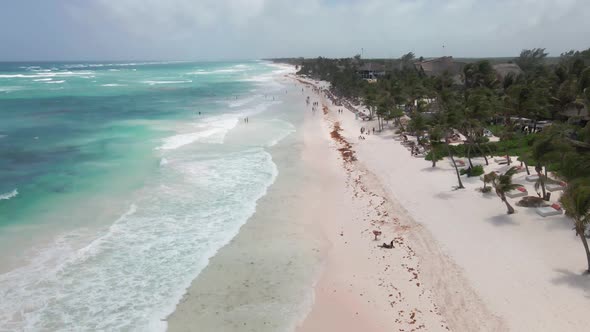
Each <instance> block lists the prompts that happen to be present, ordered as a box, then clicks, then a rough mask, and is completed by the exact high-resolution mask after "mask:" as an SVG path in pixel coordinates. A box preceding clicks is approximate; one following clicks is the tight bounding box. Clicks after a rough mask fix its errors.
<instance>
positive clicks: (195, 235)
mask: <svg viewBox="0 0 590 332" xmlns="http://www.w3.org/2000/svg"><path fill="white" fill-rule="evenodd" d="M203 157H204V158H205V159H203ZM276 175H277V169H276V166H275V165H274V163H273V162H272V159H271V157H270V155H269V154H268V153H266V152H265V151H264V150H262V149H250V150H247V151H240V152H235V153H219V154H217V153H215V154H208V155H206V156H199V157H196V156H194V155H192V154H188V155H186V156H183V157H182V158H181V159H180V160H178V159H177V160H176V161H175V163H174V164H170V167H167V168H166V171H165V172H163V173H162V175H161V178H160V179H158V180H157V181H154V182H153V183H151V184H150V185H149V186H148V188H146V190H144V191H142V193H141V196H140V197H138V198H137V199H136V202H135V203H134V204H133V205H132V206H131V208H130V209H129V210H128V211H127V212H126V213H124V214H123V215H122V216H121V217H120V218H119V219H118V220H117V221H115V222H114V223H113V225H112V226H111V227H109V228H108V229H107V230H106V231H105V232H104V233H103V234H102V235H100V236H99V237H98V238H97V239H95V240H94V241H92V242H91V243H90V244H89V245H87V246H85V247H83V248H82V249H79V250H72V249H71V248H72V245H70V244H69V241H70V240H69V239H68V237H66V236H64V237H60V238H59V239H58V240H57V241H56V243H55V244H54V245H53V246H52V247H50V248H47V249H45V250H44V251H41V252H40V254H39V255H38V257H45V258H43V259H37V260H33V261H32V262H31V263H30V264H29V265H27V266H24V267H22V268H19V269H16V270H13V271H11V272H9V273H6V274H3V275H0V298H2V301H0V330H52V331H67V330H71V329H72V327H73V326H75V329H76V330H141V331H146V330H157V331H163V330H164V329H165V328H166V324H165V321H163V319H164V318H165V317H167V316H168V315H169V314H170V313H171V312H172V311H173V310H174V308H175V306H176V304H177V303H178V301H179V300H180V299H181V297H182V296H183V294H184V292H185V290H186V288H187V287H188V286H190V284H191V282H192V280H193V279H194V278H196V277H197V275H198V274H199V273H200V272H201V271H202V269H203V268H204V267H205V266H206V265H207V262H208V260H209V258H210V257H212V256H213V255H214V254H215V253H216V252H217V250H218V249H219V248H221V247H222V246H224V245H225V244H227V243H228V242H229V241H230V240H231V239H232V238H233V237H234V236H235V235H236V234H237V233H238V231H239V229H240V227H241V226H242V225H243V224H244V223H245V222H246V221H247V220H248V218H249V217H250V216H251V215H252V214H253V213H254V211H255V206H256V201H257V200H258V199H259V198H260V197H262V196H263V195H265V194H266V190H267V188H268V186H269V185H270V184H271V183H272V182H273V181H274V179H275V177H276ZM71 240H76V238H72V239H71ZM55 253H59V255H56V254H55Z"/></svg>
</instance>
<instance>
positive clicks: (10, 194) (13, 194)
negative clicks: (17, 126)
mask: <svg viewBox="0 0 590 332" xmlns="http://www.w3.org/2000/svg"><path fill="white" fill-rule="evenodd" d="M0 138H1V137H0ZM17 195H18V190H17V189H14V190H13V191H11V192H7V193H4V194H0V200H9V199H11V198H14V197H16V196H17Z"/></svg>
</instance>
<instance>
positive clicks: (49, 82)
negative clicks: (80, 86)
mask: <svg viewBox="0 0 590 332" xmlns="http://www.w3.org/2000/svg"><path fill="white" fill-rule="evenodd" d="M65 82H66V81H64V80H61V81H47V82H44V83H45V84H62V83H65Z"/></svg>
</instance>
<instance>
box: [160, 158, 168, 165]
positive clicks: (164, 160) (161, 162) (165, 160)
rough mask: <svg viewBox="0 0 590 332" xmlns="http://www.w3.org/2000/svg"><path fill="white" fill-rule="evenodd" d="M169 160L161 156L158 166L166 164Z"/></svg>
mask: <svg viewBox="0 0 590 332" xmlns="http://www.w3.org/2000/svg"><path fill="white" fill-rule="evenodd" d="M169 163H170V162H169V161H168V159H166V158H162V159H160V166H166V165H168V164H169Z"/></svg>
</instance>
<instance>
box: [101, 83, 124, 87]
mask: <svg viewBox="0 0 590 332" xmlns="http://www.w3.org/2000/svg"><path fill="white" fill-rule="evenodd" d="M100 86H106V87H116V86H127V85H126V84H118V83H108V84H101V85H100Z"/></svg>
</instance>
